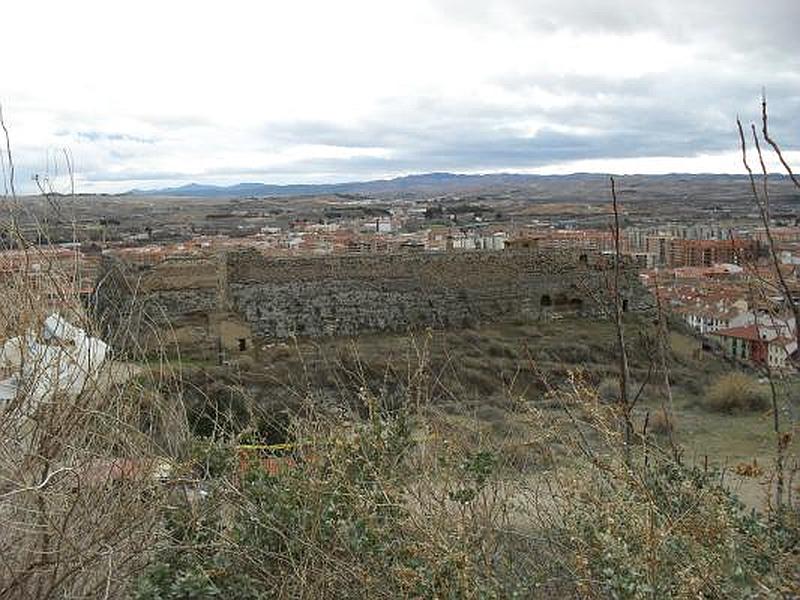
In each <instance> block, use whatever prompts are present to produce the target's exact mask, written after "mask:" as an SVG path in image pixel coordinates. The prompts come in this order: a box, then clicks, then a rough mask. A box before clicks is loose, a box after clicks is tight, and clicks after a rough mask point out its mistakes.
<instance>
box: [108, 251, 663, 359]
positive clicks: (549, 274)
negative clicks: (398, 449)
mask: <svg viewBox="0 0 800 600" xmlns="http://www.w3.org/2000/svg"><path fill="white" fill-rule="evenodd" d="M623 275H624V277H623V293H624V295H625V297H626V306H627V307H628V308H629V309H631V310H638V309H640V308H642V307H643V306H644V305H645V304H647V303H648V300H647V298H646V293H645V291H644V289H643V288H642V287H641V285H639V283H638V280H637V277H636V273H635V271H633V270H627V269H626V270H625V271H624V273H623ZM126 278H127V280H128V286H127V287H128V288H129V289H131V290H134V289H135V290H136V293H137V294H139V295H140V296H141V298H142V299H144V302H145V304H146V305H147V306H148V307H149V308H148V314H149V315H150V318H151V319H152V320H153V321H155V322H161V323H164V324H167V323H169V325H170V327H171V328H172V329H173V331H175V332H176V334H177V336H178V337H179V338H180V339H181V340H183V341H187V342H189V345H190V346H191V347H192V348H191V349H192V350H197V351H198V352H202V353H205V354H209V353H213V352H216V351H217V349H218V348H219V347H220V345H221V346H223V347H225V348H231V349H235V348H237V347H238V345H239V344H240V343H242V340H244V342H245V346H247V347H248V348H249V347H250V346H251V340H250V336H247V335H245V334H244V333H242V332H243V331H249V332H250V333H251V334H252V336H253V337H257V338H261V339H264V340H280V339H286V338H288V337H291V336H294V335H297V336H310V337H321V336H339V335H355V334H359V333H364V332H379V331H398V332H401V331H406V330H408V329H409V328H419V327H426V326H433V327H463V326H468V325H475V324H478V323H485V322H491V321H497V320H502V319H507V318H526V319H536V318H539V317H540V316H542V315H543V314H545V313H549V312H564V311H571V312H580V313H583V314H587V315H598V314H600V313H602V312H603V307H602V306H601V304H604V303H607V301H608V299H609V297H610V296H609V292H608V286H609V281H610V279H611V272H610V271H609V268H608V266H607V265H606V264H605V263H604V261H602V259H601V257H586V256H584V257H579V256H577V255H576V256H572V255H569V254H566V255H565V254H557V253H545V252H531V251H502V252H452V253H422V252H420V253H404V254H400V253H398V254H385V255H336V256H322V257H266V256H264V255H262V254H259V253H258V252H255V251H252V250H241V251H235V252H229V253H226V254H222V255H219V256H217V257H206V258H193V259H169V260H167V261H164V262H163V263H161V264H159V265H156V266H153V267H148V268H138V269H135V270H133V271H132V272H129V273H128V274H127V275H126ZM117 287H119V286H117ZM233 325H235V327H233ZM226 326H227V328H226ZM231 327H233V329H231ZM227 330H231V331H233V330H236V331H238V332H239V333H237V335H236V336H235V337H236V339H233V338H231V339H226V334H225V331H227ZM231 335H232V334H231ZM228 337H230V336H228ZM245 338H246V339H245Z"/></svg>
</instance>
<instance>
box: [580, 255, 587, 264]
mask: <svg viewBox="0 0 800 600" xmlns="http://www.w3.org/2000/svg"><path fill="white" fill-rule="evenodd" d="M578 260H579V261H580V262H582V263H583V264H586V263H587V262H589V256H588V255H587V254H581V255H580V256H579V257H578Z"/></svg>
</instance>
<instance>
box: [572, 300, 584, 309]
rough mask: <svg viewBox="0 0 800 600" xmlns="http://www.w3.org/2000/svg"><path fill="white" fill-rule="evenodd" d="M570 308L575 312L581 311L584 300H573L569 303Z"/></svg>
mask: <svg viewBox="0 0 800 600" xmlns="http://www.w3.org/2000/svg"><path fill="white" fill-rule="evenodd" d="M569 306H570V308H572V309H573V310H580V309H581V308H583V300H581V299H580V298H573V299H572V300H570V301H569Z"/></svg>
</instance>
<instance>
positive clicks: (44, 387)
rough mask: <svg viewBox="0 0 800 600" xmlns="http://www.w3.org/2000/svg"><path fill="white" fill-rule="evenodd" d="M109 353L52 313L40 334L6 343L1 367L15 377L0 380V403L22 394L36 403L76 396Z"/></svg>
mask: <svg viewBox="0 0 800 600" xmlns="http://www.w3.org/2000/svg"><path fill="white" fill-rule="evenodd" d="M37 334H38V335H37ZM108 351H109V347H108V344H106V343H105V342H104V341H103V340H101V339H99V338H94V337H91V336H89V335H88V334H87V333H86V332H85V331H84V330H83V329H81V328H80V327H75V326H74V325H72V323H70V322H68V321H67V320H65V319H64V318H62V317H61V315H59V314H57V313H53V314H52V315H50V316H49V317H47V319H45V322H44V325H43V327H42V329H41V331H38V332H37V331H29V332H28V333H27V334H26V335H25V336H23V337H17V338H11V339H9V340H7V341H6V342H5V343H4V344H3V347H2V350H0V364H2V366H4V367H5V368H6V369H10V370H11V371H12V372H13V374H12V375H11V376H10V377H8V378H7V379H4V380H2V381H0V401H9V400H13V399H15V398H17V396H18V395H19V394H23V395H24V396H25V399H26V400H27V401H29V402H34V403H37V404H38V403H39V402H41V401H42V400H45V399H51V398H53V397H54V396H55V395H57V394H65V395H67V396H72V397H74V396H77V395H78V394H80V393H81V392H82V391H83V389H84V388H85V386H86V383H87V381H89V380H91V379H92V378H94V377H95V376H96V375H97V373H98V372H99V370H100V367H102V365H103V363H104V362H105V360H106V357H107V355H108Z"/></svg>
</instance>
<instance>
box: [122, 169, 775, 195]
mask: <svg viewBox="0 0 800 600" xmlns="http://www.w3.org/2000/svg"><path fill="white" fill-rule="evenodd" d="M745 177H746V176H745V175H725V174H699V175H698V174H670V175H626V176H623V177H621V178H620V179H621V181H623V182H625V183H627V184H629V185H632V186H634V187H638V186H642V185H643V186H645V187H649V185H658V186H659V187H661V188H668V187H670V186H671V185H673V184H674V185H681V186H685V185H686V184H689V185H690V186H692V184H694V185H700V186H723V187H726V186H731V185H735V186H736V187H737V189H740V188H739V187H738V186H740V185H741V183H743V182H744V180H745ZM772 177H774V178H776V179H781V175H774V176H772ZM521 188H523V189H532V190H533V189H540V190H544V189H547V190H551V191H555V190H559V191H562V192H564V191H566V190H567V189H569V190H575V191H578V190H580V191H581V192H584V193H586V192H593V193H606V194H607V192H608V175H605V174H600V173H574V174H571V175H524V174H517V173H494V174H488V175H463V174H457V173H424V174H420V175H407V176H404V177H396V178H394V179H379V180H373V181H354V182H348V183H331V184H288V185H276V184H267V183H237V184H235V185H230V186H218V185H206V184H198V183H190V184H188V185H183V186H180V187H171V188H162V189H155V190H132V191H131V192H128V193H129V194H132V195H137V196H172V197H192V198H239V197H248V196H261V197H289V196H316V195H323V194H357V195H364V196H403V195H415V196H416V195H423V194H425V195H435V194H446V193H457V192H476V191H481V190H489V189H491V190H493V191H499V190H504V189H505V190H519V189H521ZM557 195H560V194H557ZM580 195H583V194H580Z"/></svg>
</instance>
